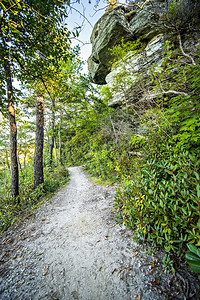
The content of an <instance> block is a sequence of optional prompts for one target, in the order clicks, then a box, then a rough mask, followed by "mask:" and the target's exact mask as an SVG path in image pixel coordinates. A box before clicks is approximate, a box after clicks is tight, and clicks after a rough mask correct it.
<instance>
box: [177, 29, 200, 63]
mask: <svg viewBox="0 0 200 300" xmlns="http://www.w3.org/2000/svg"><path fill="white" fill-rule="evenodd" d="M178 40H179V45H180V49H181V52H182V54H183V56H185V57H187V58H189V59H190V60H191V61H192V64H193V65H194V66H196V63H195V61H194V59H193V57H192V56H191V55H189V54H187V53H185V51H184V50H183V46H182V41H181V35H180V33H179V34H178Z"/></svg>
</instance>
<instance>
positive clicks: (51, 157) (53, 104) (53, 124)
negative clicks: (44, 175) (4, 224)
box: [49, 99, 55, 166]
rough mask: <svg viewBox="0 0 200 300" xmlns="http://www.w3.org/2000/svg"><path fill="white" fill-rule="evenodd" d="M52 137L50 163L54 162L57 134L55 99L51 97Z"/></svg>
mask: <svg viewBox="0 0 200 300" xmlns="http://www.w3.org/2000/svg"><path fill="white" fill-rule="evenodd" d="M51 101H52V104H51V110H52V112H51V137H50V144H49V164H50V166H51V165H52V162H53V147H54V143H55V141H54V139H55V138H54V134H55V99H51Z"/></svg>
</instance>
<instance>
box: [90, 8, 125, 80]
mask: <svg viewBox="0 0 200 300" xmlns="http://www.w3.org/2000/svg"><path fill="white" fill-rule="evenodd" d="M122 37H124V40H125V41H126V40H131V32H130V29H129V26H128V22H127V20H126V18H125V12H124V8H123V7H121V6H119V7H117V8H116V9H114V10H112V11H111V12H110V13H106V14H104V15H103V16H102V17H101V19H100V20H99V21H98V22H97V23H96V24H95V26H94V29H93V32H92V35H91V38H90V40H91V43H92V55H91V56H90V57H89V59H88V70H89V75H90V78H91V80H92V81H93V82H95V83H97V84H105V83H106V82H105V77H106V75H107V74H108V73H109V72H110V69H111V64H110V61H111V60H112V56H111V53H110V51H109V49H110V48H112V47H113V46H115V45H116V44H117V43H119V42H120V41H121V39H122Z"/></svg>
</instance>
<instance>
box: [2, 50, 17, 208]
mask: <svg viewBox="0 0 200 300" xmlns="http://www.w3.org/2000/svg"><path fill="white" fill-rule="evenodd" d="M4 70H5V74H6V83H7V99H8V117H9V123H10V156H11V174H12V195H13V197H14V198H16V197H17V196H18V195H19V170H18V162H17V125H16V120H15V108H14V97H13V87H12V78H11V69H10V63H9V56H8V55H7V57H5V60H4ZM18 203H19V200H18Z"/></svg>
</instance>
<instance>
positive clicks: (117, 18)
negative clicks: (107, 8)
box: [88, 0, 200, 105]
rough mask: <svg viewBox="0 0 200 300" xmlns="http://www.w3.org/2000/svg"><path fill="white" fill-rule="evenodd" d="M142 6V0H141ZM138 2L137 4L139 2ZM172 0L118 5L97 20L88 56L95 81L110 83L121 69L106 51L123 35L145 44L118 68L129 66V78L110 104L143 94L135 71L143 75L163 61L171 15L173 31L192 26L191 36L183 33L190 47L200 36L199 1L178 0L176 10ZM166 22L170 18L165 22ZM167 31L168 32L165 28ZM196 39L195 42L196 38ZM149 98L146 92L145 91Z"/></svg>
mask: <svg viewBox="0 0 200 300" xmlns="http://www.w3.org/2000/svg"><path fill="white" fill-rule="evenodd" d="M140 2H141V5H142V3H144V1H140ZM140 2H138V3H140ZM174 3H175V1H174V0H155V1H148V2H147V4H146V5H145V6H144V7H143V9H140V8H139V7H138V6H133V7H128V6H118V7H116V8H115V9H114V10H112V11H111V12H109V13H106V14H104V15H103V16H102V17H101V19H100V20H99V21H98V22H97V23H96V25H95V27H94V29H93V32H92V35H91V43H92V55H91V56H90V58H89V59H88V70H89V76H90V78H91V80H92V81H93V82H94V83H96V84H106V83H108V85H110V86H111V85H112V84H113V80H114V78H115V76H116V74H117V72H118V71H119V70H120V68H118V70H117V69H115V70H114V69H112V67H111V61H112V60H113V57H112V56H111V53H110V51H109V49H110V48H112V47H113V46H115V45H116V44H119V43H120V41H121V39H122V37H123V38H124V41H136V40H137V39H138V38H140V39H141V41H143V42H144V43H145V45H146V47H145V49H144V51H143V52H142V53H140V54H137V55H132V56H131V54H127V56H126V57H125V58H124V59H123V61H122V65H121V68H124V69H126V71H128V70H129V68H130V74H131V76H132V78H130V79H131V80H130V81H129V83H127V86H126V92H124V90H123V93H120V92H119V91H117V92H116V94H115V97H114V99H113V101H112V103H110V104H111V105H115V104H118V103H120V102H126V98H129V100H130V99H131V102H136V101H138V98H139V97H140V99H141V97H142V98H143V99H145V95H142V96H141V95H139V94H138V88H137V83H138V76H136V74H137V75H138V73H139V74H140V75H142V76H143V77H144V76H145V74H146V73H147V70H149V68H150V67H151V66H152V65H155V64H159V62H161V60H162V51H163V46H164V44H165V40H166V36H165V34H164V29H165V24H167V22H166V20H169V18H168V16H169V15H170V20H171V24H169V23H168V24H167V26H169V27H170V26H171V28H172V31H173V27H174V28H175V27H176V26H177V24H178V26H179V25H180V24H182V28H184V25H186V26H185V27H186V28H188V27H189V25H190V27H191V24H192V26H193V27H192V28H195V29H194V30H193V31H194V32H193V36H192V35H191V33H190V37H187V35H186V34H185V33H184V44H185V45H187V46H189V48H191V45H193V44H195V46H197V45H198V43H199V42H198V40H199V37H200V32H199V21H200V1H199V0H177V1H176V9H174V7H175V6H174ZM168 22H169V21H168ZM168 32H169V31H168ZM195 39H196V41H195ZM148 97H149V94H148Z"/></svg>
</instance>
